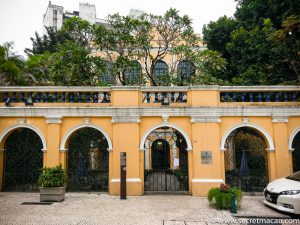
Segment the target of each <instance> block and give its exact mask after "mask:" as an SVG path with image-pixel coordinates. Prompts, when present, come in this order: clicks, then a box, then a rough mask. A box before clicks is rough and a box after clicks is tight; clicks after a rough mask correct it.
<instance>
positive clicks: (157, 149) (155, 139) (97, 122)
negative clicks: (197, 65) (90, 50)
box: [0, 86, 300, 196]
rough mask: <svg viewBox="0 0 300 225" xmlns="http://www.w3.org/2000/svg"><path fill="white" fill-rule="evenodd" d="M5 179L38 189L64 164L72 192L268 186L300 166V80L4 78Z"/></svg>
mask: <svg viewBox="0 0 300 225" xmlns="http://www.w3.org/2000/svg"><path fill="white" fill-rule="evenodd" d="M0 100H1V103H0V149H1V151H0V188H1V189H2V190H3V191H9V190H24V191H26V190H34V188H35V187H37V184H36V181H37V176H38V174H39V171H40V168H41V167H42V166H47V167H52V166H55V165H57V164H62V166H63V168H65V169H66V170H67V172H68V187H67V188H68V190H69V191H106V190H107V191H108V193H110V194H112V195H118V194H119V191H120V153H121V152H126V153H127V168H126V171H127V179H126V180H127V193H128V194H129V195H143V194H144V193H145V192H187V193H189V194H190V195H195V196H205V195H206V194H207V192H208V190H209V189H210V188H211V187H215V186H219V185H220V184H221V183H225V182H226V183H228V184H230V185H234V186H238V187H241V188H242V189H244V190H245V191H261V190H262V189H263V187H264V186H265V185H266V183H267V182H269V181H271V180H274V179H276V178H279V177H283V176H286V175H288V174H290V173H292V172H293V171H296V170H299V169H300V167H299V165H300V161H299V159H300V146H299V143H300V141H299V140H300V104H299V86H259V87H255V86H252V87H221V86H190V87H185V86H183V87H126V86H119V87H1V88H0Z"/></svg>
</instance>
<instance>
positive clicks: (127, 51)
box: [94, 14, 149, 85]
mask: <svg viewBox="0 0 300 225" xmlns="http://www.w3.org/2000/svg"><path fill="white" fill-rule="evenodd" d="M107 23H108V24H107V25H106V26H104V25H99V26H98V27H96V28H95V40H94V43H95V45H94V46H95V48H97V49H98V50H99V51H100V53H99V55H100V57H101V58H102V59H103V60H105V61H106V63H107V64H106V65H109V66H107V68H106V69H107V71H106V73H110V74H111V76H112V79H111V80H112V83H115V82H118V83H120V84H122V85H128V84H140V83H141V80H142V74H140V75H138V76H139V77H136V80H132V79H130V77H129V72H130V70H132V69H134V66H135V65H136V64H135V62H136V61H137V60H140V59H141V56H142V54H141V48H140V46H141V44H142V43H143V39H144V36H143V34H144V33H143V30H144V29H149V28H148V27H149V23H147V21H142V20H139V19H137V18H132V17H129V16H120V15H119V14H113V15H111V16H109V17H108V20H107Z"/></svg>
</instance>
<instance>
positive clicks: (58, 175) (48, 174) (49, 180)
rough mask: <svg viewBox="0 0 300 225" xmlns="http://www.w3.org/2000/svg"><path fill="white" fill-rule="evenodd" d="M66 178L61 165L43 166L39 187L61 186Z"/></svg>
mask: <svg viewBox="0 0 300 225" xmlns="http://www.w3.org/2000/svg"><path fill="white" fill-rule="evenodd" d="M66 180H67V175H66V172H65V171H64V170H63V169H62V167H61V165H58V166H56V167H52V168H43V169H42V173H41V175H40V176H39V180H38V183H39V186H40V187H62V186H64V185H65V183H66Z"/></svg>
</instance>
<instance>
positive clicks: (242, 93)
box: [220, 86, 300, 102]
mask: <svg viewBox="0 0 300 225" xmlns="http://www.w3.org/2000/svg"><path fill="white" fill-rule="evenodd" d="M299 101H300V87H298V86H262V87H259V86H252V87H220V102H299Z"/></svg>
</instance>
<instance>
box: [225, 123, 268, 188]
mask: <svg viewBox="0 0 300 225" xmlns="http://www.w3.org/2000/svg"><path fill="white" fill-rule="evenodd" d="M226 145H227V148H226V149H227V150H226V152H225V166H226V172H225V182H226V184H229V185H230V186H232V187H233V186H235V187H238V188H240V189H242V190H243V191H246V192H261V191H263V189H264V188H265V187H266V185H267V183H268V172H267V168H268V166H267V155H266V152H265V149H266V146H265V141H264V139H263V137H262V136H261V135H260V134H259V133H258V132H257V131H255V130H254V129H252V128H239V129H237V130H236V131H234V132H233V133H232V134H231V135H230V136H229V137H228V140H227V143H226Z"/></svg>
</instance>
